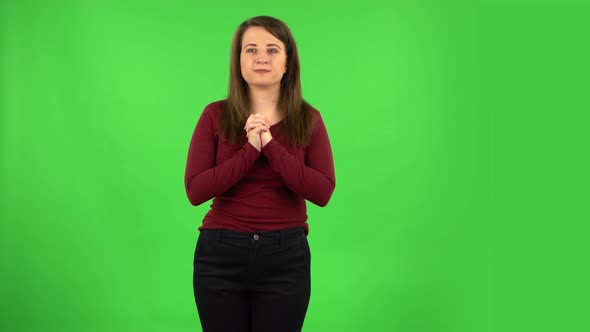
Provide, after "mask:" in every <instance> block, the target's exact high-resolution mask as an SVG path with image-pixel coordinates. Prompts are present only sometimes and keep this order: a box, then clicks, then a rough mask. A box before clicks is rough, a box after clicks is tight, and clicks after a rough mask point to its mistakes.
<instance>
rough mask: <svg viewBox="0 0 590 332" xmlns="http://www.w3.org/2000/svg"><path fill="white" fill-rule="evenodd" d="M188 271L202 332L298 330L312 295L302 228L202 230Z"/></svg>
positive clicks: (275, 331) (309, 264)
mask: <svg viewBox="0 0 590 332" xmlns="http://www.w3.org/2000/svg"><path fill="white" fill-rule="evenodd" d="M193 266H194V273H193V289H194V295H195V302H196V305H197V310H198V313H199V318H200V320H201V326H202V327H203V332H242V331H243V332H296V331H297V332H299V331H301V328H302V326H303V321H304V319H305V314H306V312H307V307H308V304H309V298H310V292H311V273H310V272H311V269H310V266H311V253H310V250H309V244H308V242H307V236H306V234H305V230H304V228H303V227H299V228H291V229H285V230H281V231H276V232H238V231H233V230H228V229H203V230H201V232H200V233H199V238H198V240H197V245H196V248H195V255H194V262H193Z"/></svg>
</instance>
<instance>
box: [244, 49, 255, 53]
mask: <svg viewBox="0 0 590 332" xmlns="http://www.w3.org/2000/svg"><path fill="white" fill-rule="evenodd" d="M254 52H256V49H255V48H248V49H246V53H254Z"/></svg>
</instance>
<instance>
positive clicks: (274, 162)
mask: <svg viewBox="0 0 590 332" xmlns="http://www.w3.org/2000/svg"><path fill="white" fill-rule="evenodd" d="M262 153H264V155H265V156H266V158H267V159H268V162H269V164H270V166H271V167H272V169H273V170H274V171H275V172H277V173H278V174H279V176H280V177H281V178H282V179H283V181H285V183H286V184H287V186H288V187H289V188H290V189H291V190H293V191H294V192H296V193H297V194H299V195H301V196H303V198H305V199H307V200H308V201H310V202H312V203H314V204H316V205H319V206H326V204H328V201H329V200H330V197H332V193H333V192H334V188H335V187H336V175H335V173H334V160H333V158H332V149H331V147H330V140H329V138H328V133H327V131H326V127H325V125H324V122H323V120H322V117H321V115H320V114H319V113H317V124H316V128H315V130H314V133H313V136H312V138H311V142H310V144H309V146H308V147H307V151H306V153H305V163H303V162H301V161H299V160H298V159H297V158H295V156H293V155H292V154H290V153H289V152H288V151H287V150H286V149H285V148H284V147H283V146H282V145H281V144H280V143H279V142H277V141H276V140H275V139H271V140H270V142H268V144H266V145H265V146H264V148H263V149H262Z"/></svg>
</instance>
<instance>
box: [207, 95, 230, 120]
mask: <svg viewBox="0 0 590 332" xmlns="http://www.w3.org/2000/svg"><path fill="white" fill-rule="evenodd" d="M224 104H225V99H223V100H217V101H214V102H211V103H209V104H207V106H205V109H204V110H203V115H205V114H206V115H207V116H215V117H216V116H219V115H220V114H221V113H222V112H223V105H224Z"/></svg>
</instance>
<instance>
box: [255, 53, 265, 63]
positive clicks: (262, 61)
mask: <svg viewBox="0 0 590 332" xmlns="http://www.w3.org/2000/svg"><path fill="white" fill-rule="evenodd" d="M266 63H268V59H267V58H266V57H261V56H260V55H259V56H258V57H256V64H266Z"/></svg>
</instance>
